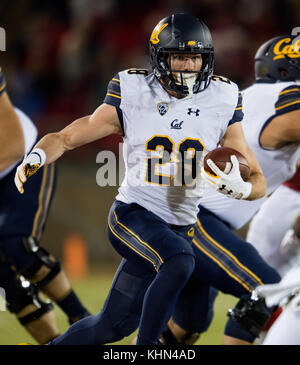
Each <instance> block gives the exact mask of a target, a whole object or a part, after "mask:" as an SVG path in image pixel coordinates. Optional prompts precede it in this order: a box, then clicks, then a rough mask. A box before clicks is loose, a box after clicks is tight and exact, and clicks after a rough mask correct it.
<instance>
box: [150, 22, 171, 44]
mask: <svg viewBox="0 0 300 365" xmlns="http://www.w3.org/2000/svg"><path fill="white" fill-rule="evenodd" d="M166 26H168V23H165V24H162V22H159V23H158V24H157V26H156V27H155V28H154V29H153V32H152V34H151V37H150V42H151V43H153V44H157V43H159V42H160V39H159V38H158V36H159V33H160V32H161V31H163V30H164V29H165V27H166Z"/></svg>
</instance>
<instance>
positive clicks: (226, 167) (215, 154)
mask: <svg viewBox="0 0 300 365" xmlns="http://www.w3.org/2000/svg"><path fill="white" fill-rule="evenodd" d="M232 155H235V156H236V157H237V159H238V161H239V167H240V172H241V176H242V178H243V180H244V181H247V180H248V179H249V176H250V167H249V164H248V161H247V160H246V158H245V157H244V156H243V155H242V154H241V153H240V152H238V151H236V150H234V149H233V148H229V147H219V148H216V149H214V150H212V151H210V152H208V154H207V155H206V156H205V158H204V170H205V171H206V172H208V173H209V174H211V175H213V176H216V174H215V173H214V172H213V171H212V170H211V168H210V167H209V166H208V164H207V160H208V159H211V160H212V161H213V162H214V163H215V164H216V165H217V166H218V168H219V169H220V170H222V171H223V172H225V174H228V173H229V172H230V170H231V167H232V163H231V160H230V156H232Z"/></svg>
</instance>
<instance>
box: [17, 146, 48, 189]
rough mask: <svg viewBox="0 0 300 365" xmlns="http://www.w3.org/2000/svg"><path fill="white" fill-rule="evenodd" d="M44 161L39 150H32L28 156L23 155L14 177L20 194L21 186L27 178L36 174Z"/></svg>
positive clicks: (44, 158)
mask: <svg viewBox="0 0 300 365" xmlns="http://www.w3.org/2000/svg"><path fill="white" fill-rule="evenodd" d="M45 161H46V154H45V152H44V151H43V150H42V149H40V148H34V149H33V150H32V151H31V152H30V154H29V155H28V156H26V155H25V157H24V160H23V162H22V163H21V165H19V166H18V168H17V171H16V175H15V184H16V187H17V189H18V190H19V192H20V193H21V194H23V193H24V188H23V184H24V183H25V182H26V181H27V178H28V177H30V176H31V175H33V174H34V173H36V172H37V170H38V169H39V168H40V167H41V166H43V165H44V163H45Z"/></svg>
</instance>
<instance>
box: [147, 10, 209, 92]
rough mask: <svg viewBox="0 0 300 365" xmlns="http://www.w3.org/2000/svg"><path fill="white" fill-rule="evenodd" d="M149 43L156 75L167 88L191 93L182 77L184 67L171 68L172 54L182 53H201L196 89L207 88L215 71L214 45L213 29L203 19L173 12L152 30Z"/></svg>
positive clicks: (194, 90)
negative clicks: (181, 68)
mask: <svg viewBox="0 0 300 365" xmlns="http://www.w3.org/2000/svg"><path fill="white" fill-rule="evenodd" d="M149 46H150V63H151V66H152V69H153V72H154V75H155V76H156V77H157V78H158V79H159V80H160V81H161V82H162V84H163V86H164V87H165V89H167V90H170V91H174V92H176V94H177V95H178V96H180V97H184V96H187V95H188V94H189V89H188V87H187V85H185V83H184V80H183V77H182V72H183V71H178V70H172V69H171V55H172V54H179V53H182V54H189V53H190V54H201V55H202V67H201V69H200V71H199V72H198V75H197V77H196V80H195V82H194V85H193V92H194V93H198V92H200V91H202V90H204V89H205V88H207V86H208V85H209V83H210V78H211V76H212V74H213V66H214V49H213V45H212V39H211V34H210V31H209V29H208V27H207V26H206V25H205V24H204V23H203V22H202V21H201V20H200V19H198V18H196V17H194V16H192V15H188V14H173V15H171V16H169V17H167V18H164V19H162V20H161V21H160V22H159V23H158V24H157V26H156V27H155V28H154V30H153V32H152V34H151V37H150V42H149ZM172 72H178V73H179V74H180V78H179V79H180V80H175V79H174V77H173V75H172ZM184 72H185V73H186V72H188V71H184ZM190 72H191V71H190ZM193 73H195V71H193Z"/></svg>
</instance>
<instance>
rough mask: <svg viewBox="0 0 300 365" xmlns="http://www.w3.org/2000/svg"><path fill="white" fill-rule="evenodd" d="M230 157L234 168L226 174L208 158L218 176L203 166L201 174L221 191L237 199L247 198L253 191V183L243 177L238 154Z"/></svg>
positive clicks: (209, 164)
mask: <svg viewBox="0 0 300 365" xmlns="http://www.w3.org/2000/svg"><path fill="white" fill-rule="evenodd" d="M230 159H231V163H232V168H231V170H230V172H229V173H228V174H225V173H224V172H223V171H221V170H220V169H219V168H218V167H217V166H216V165H215V164H214V162H213V161H212V160H211V159H208V160H207V164H208V166H209V167H210V168H211V170H212V171H213V172H214V173H215V174H216V175H217V176H214V175H212V174H210V173H208V172H206V171H205V170H204V168H203V167H202V168H201V176H202V178H203V180H204V181H205V182H206V183H207V184H208V185H210V186H211V187H213V188H214V189H215V190H217V191H219V192H220V193H222V194H225V195H226V196H228V197H231V198H235V199H247V198H248V196H249V195H250V193H251V190H252V184H251V183H250V182H245V181H244V180H243V179H242V177H241V173H240V168H239V161H238V159H237V158H236V156H235V155H232V156H230Z"/></svg>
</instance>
